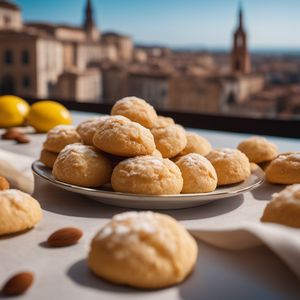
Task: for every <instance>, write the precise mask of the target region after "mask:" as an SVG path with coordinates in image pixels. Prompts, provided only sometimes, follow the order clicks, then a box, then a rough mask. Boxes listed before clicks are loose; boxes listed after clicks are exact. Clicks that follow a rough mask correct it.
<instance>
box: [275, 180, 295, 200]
mask: <svg viewBox="0 0 300 300" xmlns="http://www.w3.org/2000/svg"><path fill="white" fill-rule="evenodd" d="M276 199H284V200H285V201H287V202H294V201H300V184H293V185H289V186H287V187H286V188H285V189H284V190H282V191H281V192H280V193H275V194H273V195H272V200H276Z"/></svg>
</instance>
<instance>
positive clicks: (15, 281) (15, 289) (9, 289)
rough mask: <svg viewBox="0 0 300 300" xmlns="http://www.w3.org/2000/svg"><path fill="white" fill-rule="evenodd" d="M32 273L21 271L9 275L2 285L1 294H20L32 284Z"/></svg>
mask: <svg viewBox="0 0 300 300" xmlns="http://www.w3.org/2000/svg"><path fill="white" fill-rule="evenodd" d="M33 279H34V275H33V273H31V272H22V273H18V274H16V275H14V276H13V277H11V278H10V279H9V280H8V281H7V282H6V283H5V284H4V286H3V288H2V294H3V295H6V296H14V295H21V294H23V293H25V292H26V291H27V290H28V288H29V287H30V286H31V285H32V282H33Z"/></svg>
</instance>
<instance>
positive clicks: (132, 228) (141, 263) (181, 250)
mask: <svg viewBox="0 0 300 300" xmlns="http://www.w3.org/2000/svg"><path fill="white" fill-rule="evenodd" d="M197 254H198V247H197V243H196V241H195V240H194V238H193V237H192V236H191V235H190V234H189V233H188V232H187V231H186V229H185V228H184V227H183V226H182V225H181V224H180V223H178V222H177V221H176V220H175V219H173V218H171V217H169V216H167V215H163V214H159V213H153V212H126V213H122V214H119V215H116V216H114V217H113V218H112V220H110V221H109V222H108V223H107V224H106V225H105V226H104V227H103V228H102V229H101V230H100V231H99V232H98V233H97V234H96V236H95V237H94V239H93V240H92V243H91V248H90V252H89V255H88V265H89V268H90V269H91V270H92V272H93V273H94V274H96V275H97V276H99V277H101V278H103V279H105V280H108V281H111V282H113V283H117V284H122V285H129V286H133V287H137V288H146V289H157V288H163V287H167V286H170V285H174V284H177V283H180V282H182V281H183V280H184V279H185V278H186V277H187V276H188V275H189V274H190V273H191V272H192V271H193V269H194V266H195V264H196V261H197Z"/></svg>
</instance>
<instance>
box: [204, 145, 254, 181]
mask: <svg viewBox="0 0 300 300" xmlns="http://www.w3.org/2000/svg"><path fill="white" fill-rule="evenodd" d="M206 158H207V159H208V160H209V161H210V162H211V163H212V165H213V166H214V168H215V170H216V172H217V176H218V185H227V184H233V183H238V182H241V181H243V180H245V179H247V178H248V177H249V176H250V174H251V168H250V162H249V159H248V157H247V156H246V155H245V154H244V153H242V152H241V151H239V150H237V149H229V148H222V149H214V150H212V151H211V152H210V153H209V154H208V155H207V156H206Z"/></svg>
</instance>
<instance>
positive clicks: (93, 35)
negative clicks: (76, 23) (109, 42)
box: [83, 0, 100, 41]
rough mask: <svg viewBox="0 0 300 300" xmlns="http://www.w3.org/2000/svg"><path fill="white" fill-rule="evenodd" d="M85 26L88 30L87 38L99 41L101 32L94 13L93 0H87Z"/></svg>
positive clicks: (86, 30)
mask: <svg viewBox="0 0 300 300" xmlns="http://www.w3.org/2000/svg"><path fill="white" fill-rule="evenodd" d="M83 28H84V30H85V32H86V35H87V39H88V40H90V41H98V40H99V38H100V32H99V30H98V29H97V26H96V23H95V20H94V13H93V7H92V3H91V0H87V3H86V7H85V16H84V22H83Z"/></svg>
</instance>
